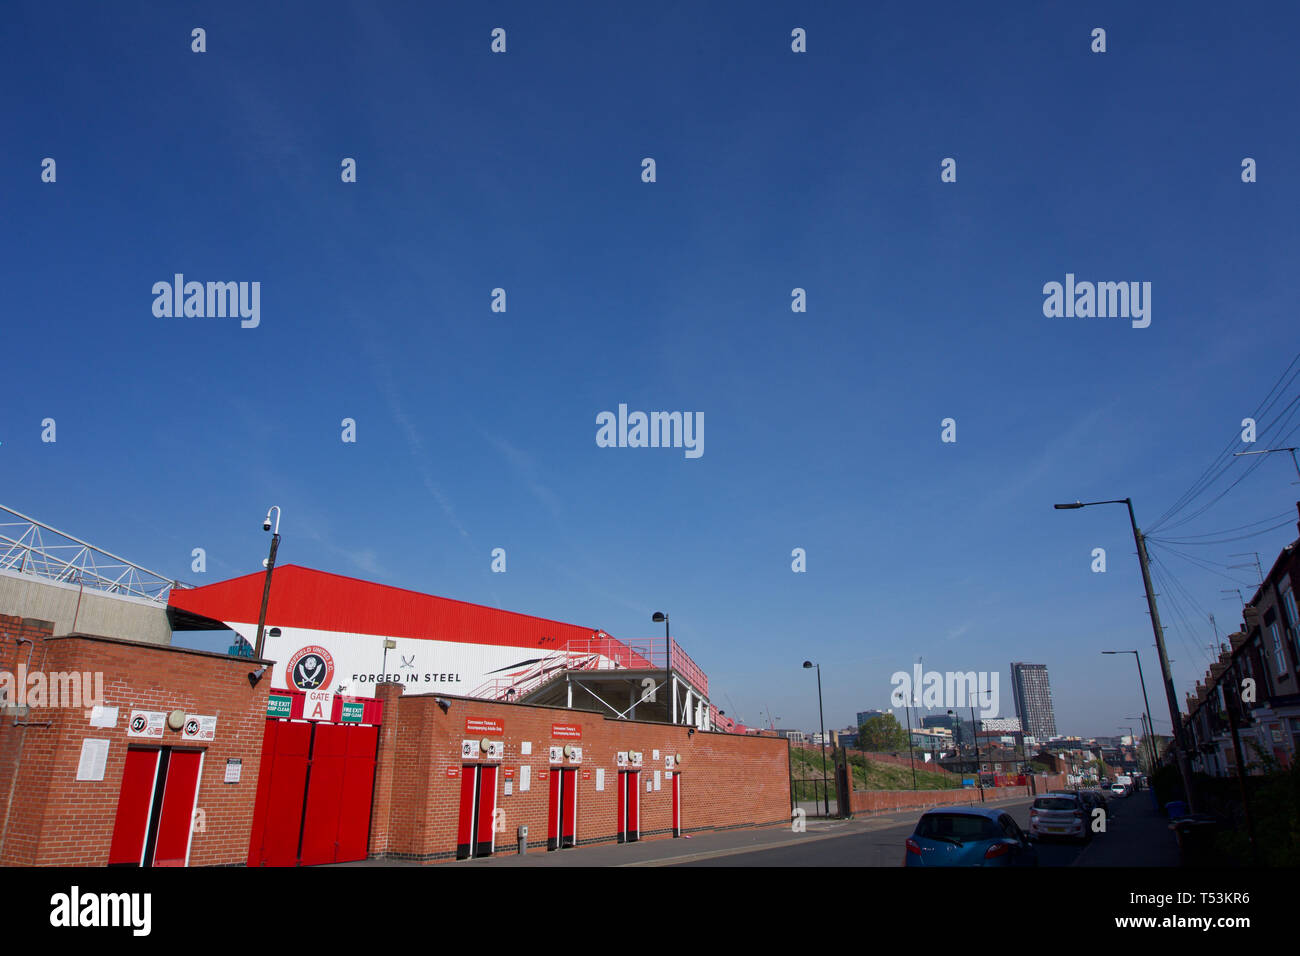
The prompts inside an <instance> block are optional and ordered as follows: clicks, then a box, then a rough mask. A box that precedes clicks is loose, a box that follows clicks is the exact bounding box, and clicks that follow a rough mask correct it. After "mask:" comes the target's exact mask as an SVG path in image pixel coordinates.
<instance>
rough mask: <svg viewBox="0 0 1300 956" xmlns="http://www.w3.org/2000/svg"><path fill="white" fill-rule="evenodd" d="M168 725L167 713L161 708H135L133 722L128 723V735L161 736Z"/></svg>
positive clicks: (132, 716)
mask: <svg viewBox="0 0 1300 956" xmlns="http://www.w3.org/2000/svg"><path fill="white" fill-rule="evenodd" d="M165 726H167V715H166V714H165V713H164V712H163V711H161V710H133V711H131V722H130V723H128V724H127V725H126V735H127V736H128V737H161V736H162V735H163V727H165Z"/></svg>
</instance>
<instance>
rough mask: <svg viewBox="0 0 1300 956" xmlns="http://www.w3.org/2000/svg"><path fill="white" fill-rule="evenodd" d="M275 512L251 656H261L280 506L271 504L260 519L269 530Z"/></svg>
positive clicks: (265, 529)
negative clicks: (255, 642)
mask: <svg viewBox="0 0 1300 956" xmlns="http://www.w3.org/2000/svg"><path fill="white" fill-rule="evenodd" d="M272 511H274V512H275V530H274V531H272V532H271V554H270V556H269V557H268V558H267V559H266V580H265V582H264V583H263V584H262V610H261V613H259V614H258V616H257V649H256V650H255V651H254V652H253V656H254V657H256V658H258V659H259V660H260V659H261V657H262V633H263V631H264V630H265V628H266V602H267V601H269V600H270V599H271V571H272V570H273V569H274V568H275V552H276V551H278V550H279V548H280V506H279V505H272V506H271V507H270V508H269V509H268V510H267V512H266V518H265V519H264V520H263V521H262V530H263V531H271V512H272Z"/></svg>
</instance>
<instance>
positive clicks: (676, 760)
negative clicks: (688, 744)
mask: <svg viewBox="0 0 1300 956" xmlns="http://www.w3.org/2000/svg"><path fill="white" fill-rule="evenodd" d="M681 762H682V755H681V754H673V766H680V765H681Z"/></svg>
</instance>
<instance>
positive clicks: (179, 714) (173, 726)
mask: <svg viewBox="0 0 1300 956" xmlns="http://www.w3.org/2000/svg"><path fill="white" fill-rule="evenodd" d="M184 726H185V711H183V710H173V711H172V712H171V713H170V714H168V715H167V727H168V729H170V730H180V729H181V728H182V727H184Z"/></svg>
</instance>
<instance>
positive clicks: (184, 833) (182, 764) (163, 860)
mask: <svg viewBox="0 0 1300 956" xmlns="http://www.w3.org/2000/svg"><path fill="white" fill-rule="evenodd" d="M202 769H203V751H201V750H173V751H172V752H171V755H170V759H169V760H168V761H167V781H166V782H165V783H164V784H163V793H162V810H161V812H160V813H159V815H158V834H157V838H156V842H155V846H154V854H153V865H154V866H186V865H187V864H188V863H189V860H190V836H191V834H193V832H194V805H195V802H196V801H197V800H198V795H199V773H200V771H201V770H202Z"/></svg>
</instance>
